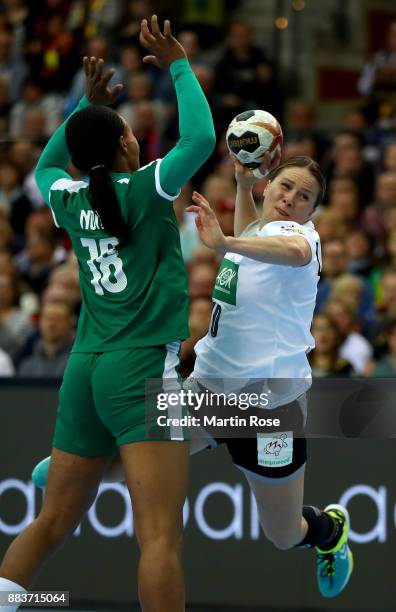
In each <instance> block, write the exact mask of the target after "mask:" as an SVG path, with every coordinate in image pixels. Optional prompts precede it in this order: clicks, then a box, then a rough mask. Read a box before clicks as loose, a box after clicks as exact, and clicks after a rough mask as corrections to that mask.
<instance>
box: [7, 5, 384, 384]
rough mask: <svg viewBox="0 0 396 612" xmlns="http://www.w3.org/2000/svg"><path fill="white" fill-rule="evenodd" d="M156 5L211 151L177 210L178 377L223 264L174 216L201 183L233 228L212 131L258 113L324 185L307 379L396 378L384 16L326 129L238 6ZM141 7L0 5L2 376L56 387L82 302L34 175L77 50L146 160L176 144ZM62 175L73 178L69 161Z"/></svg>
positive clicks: (71, 101) (186, 217) (188, 218)
mask: <svg viewBox="0 0 396 612" xmlns="http://www.w3.org/2000/svg"><path fill="white" fill-rule="evenodd" d="M154 4H155V8H156V11H157V12H158V13H159V14H160V15H161V14H164V15H166V16H168V15H177V19H176V23H175V24H174V25H175V28H176V29H177V31H178V37H179V39H180V40H181V41H182V43H183V45H184V46H185V48H186V50H187V53H188V56H189V59H190V62H191V64H192V67H193V70H194V72H195V74H196V76H197V78H198V80H199V82H200V83H201V86H202V88H203V89H204V91H205V93H206V96H207V98H208V100H209V102H210V105H211V109H212V112H213V116H214V121H215V126H216V133H217V136H218V142H217V148H216V151H215V153H214V155H213V156H212V157H211V159H210V160H209V161H208V162H207V163H206V164H205V166H204V167H203V168H202V169H201V170H200V171H199V172H198V174H197V175H196V176H195V177H194V180H193V183H192V184H188V185H186V186H185V187H184V189H183V190H182V192H181V194H180V196H179V197H178V198H177V200H176V201H175V213H176V217H177V220H178V223H179V226H180V236H181V246H182V253H183V257H184V260H185V264H186V267H187V270H188V273H189V284H190V287H189V288H190V296H191V305H190V330H191V337H190V338H189V339H188V340H186V341H185V343H184V344H183V347H182V360H183V361H182V372H183V373H184V374H189V372H190V371H191V370H192V366H193V362H194V351H193V347H194V344H195V343H196V341H197V340H198V339H199V338H201V337H202V336H203V335H204V334H205V333H206V331H207V329H208V325H209V321H210V317H211V294H212V288H213V285H214V281H215V278H216V273H217V268H218V263H219V262H218V261H217V259H216V255H215V254H214V253H213V252H212V251H210V250H208V249H206V248H205V247H203V246H202V245H201V244H200V242H199V239H198V236H197V232H196V229H195V224H194V219H193V218H192V217H193V216H192V215H191V214H188V213H185V208H186V206H187V205H188V204H189V203H190V198H191V192H192V189H199V190H200V191H201V192H202V193H203V195H204V196H205V197H206V198H207V199H208V200H209V201H210V203H211V205H212V206H213V208H214V210H215V211H216V214H217V216H218V218H219V221H220V224H221V227H222V229H223V231H224V232H225V233H226V234H228V235H230V234H232V233H233V216H234V198H235V181H234V177H233V164H232V162H231V160H230V158H229V156H228V153H227V148H226V145H225V140H224V133H225V130H226V128H227V125H228V123H229V121H230V120H231V119H232V117H234V116H235V115H236V114H237V113H238V112H240V111H242V110H246V109H249V108H264V109H265V110H267V111H269V112H271V113H273V114H274V115H275V116H276V117H277V118H278V119H279V120H280V121H281V123H282V125H283V127H284V134H285V144H284V147H283V158H284V159H287V158H288V157H291V156H294V155H301V154H302V155H310V156H312V157H314V158H315V159H317V160H318V161H319V162H320V164H321V166H322V168H323V170H324V171H325V173H326V176H327V180H328V189H327V196H326V201H325V202H323V204H322V205H321V206H320V207H319V209H318V210H317V211H316V213H315V218H314V222H315V225H316V227H317V229H318V231H319V233H320V236H321V240H322V248H323V270H322V275H321V279H320V282H319V290H318V298H317V307H316V313H315V317H314V321H313V326H312V333H313V336H314V338H315V341H316V348H315V349H314V350H313V351H312V352H311V353H310V354H309V360H310V362H311V365H312V369H313V373H314V376H357V375H363V376H377V377H389V376H395V375H396V110H395V105H394V101H395V99H396V21H394V22H391V24H390V26H389V36H388V41H387V45H388V46H387V48H386V49H384V50H382V51H380V52H379V53H377V54H376V56H375V57H374V58H373V59H372V60H370V62H369V63H368V64H366V66H365V67H364V68H363V70H362V77H361V80H360V81H359V88H360V93H361V96H362V98H361V104H360V105H358V106H357V107H356V108H355V109H354V110H353V111H350V112H348V113H347V114H346V115H345V117H344V123H343V125H341V126H339V129H338V130H337V131H336V132H335V133H333V134H327V133H324V132H323V131H322V130H321V129H320V128H319V127H318V124H317V122H316V117H315V108H314V107H313V106H312V105H310V104H309V103H308V102H307V101H306V100H303V99H294V100H290V99H288V98H287V93H286V92H287V90H286V88H284V87H282V84H281V83H280V80H279V78H278V75H277V72H276V68H275V64H274V63H273V62H272V61H271V58H269V57H268V55H267V52H266V50H265V49H264V48H260V47H258V46H256V44H255V43H254V42H253V41H254V32H253V30H252V28H251V27H250V26H249V25H247V24H246V23H244V22H243V21H241V20H239V19H236V18H233V17H232V11H233V10H234V9H235V8H237V6H238V4H239V3H238V2H237V1H236V0H234V1H232V0H229V1H227V0H219V1H218V2H217V3H216V7H217V8H216V10H215V11H212V13H211V14H210V15H209V17H210V19H209V18H208V15H206V17H205V19H204V18H202V15H200V14H199V7H200V6H201V5H202V6H201V9H202V10H203V8H202V7H203V6H204V5H205V4H208V5H212V3H198V2H194V1H193V0H179V1H177V2H171V1H169V2H166V0H164V1H163V2H155V3H154ZM213 6H214V5H213ZM213 6H212V8H213ZM150 13H151V8H150V2H149V1H145V2H142V1H140V0H133V1H125V2H122V1H121V0H41V1H37V2H27V1H24V0H3V1H2V2H0V375H2V376H13V375H19V376H24V377H30V376H34V377H45V378H47V377H60V376H62V373H63V370H64V367H65V363H66V360H67V357H68V354H69V351H70V348H71V346H72V342H73V335H74V332H75V326H76V321H77V319H78V314H79V309H80V305H81V298H80V290H79V277H78V269H77V262H76V258H75V256H74V254H73V252H72V250H71V244H70V240H69V238H68V237H67V235H66V234H65V233H63V232H62V230H59V229H57V228H55V226H54V224H53V220H52V217H51V213H50V211H49V210H48V208H47V207H46V206H45V205H44V203H43V201H42V198H41V196H40V193H39V191H38V189H37V186H36V184H35V181H34V167H35V165H36V162H37V159H38V157H39V155H40V152H41V150H42V148H43V146H44V145H45V143H46V142H47V140H48V138H49V136H50V135H51V134H52V133H53V131H54V130H55V129H56V127H57V126H58V125H59V124H60V123H61V122H62V121H63V120H64V118H65V117H67V116H68V114H70V112H71V111H72V110H73V108H74V107H75V105H76V104H77V102H78V100H79V98H80V97H81V96H82V95H83V93H84V75H83V72H82V69H81V59H82V56H83V55H85V54H88V55H96V56H98V57H103V58H104V59H105V61H106V63H107V64H108V65H111V66H113V67H115V68H116V73H115V75H114V77H113V81H114V82H122V83H123V84H124V91H123V93H122V95H121V96H120V99H119V100H118V103H117V107H116V108H117V110H118V111H119V112H120V113H121V114H122V115H123V116H124V117H125V119H126V120H127V121H128V122H129V123H130V125H131V126H132V129H133V131H134V133H135V135H136V137H137V138H138V140H139V143H140V150H141V164H142V165H143V164H145V163H147V162H149V161H151V160H153V159H156V158H158V157H161V156H163V155H164V154H165V153H166V152H167V151H168V150H169V149H170V148H171V147H172V146H173V144H174V143H175V141H176V139H177V137H178V123H177V107H176V99H175V95H174V91H173V87H172V84H171V81H170V78H169V75H168V74H166V73H161V72H160V71H158V70H156V69H155V68H154V67H152V66H148V65H145V64H143V63H142V61H141V59H142V56H141V49H140V47H139V43H138V32H139V26H140V20H141V18H142V17H146V16H147V15H149V14H150ZM226 16H227V17H228V21H227V20H226ZM209 58H210V59H209ZM362 66H363V59H362ZM384 96H385V97H384ZM384 100H385V101H386V102H387V106H386V105H384ZM69 171H70V173H71V174H72V176H75V177H76V176H78V175H77V173H76V170H75V169H74V168H73V167H69ZM264 185H265V179H264V180H263V181H260V182H259V183H257V184H256V185H255V188H254V195H255V199H256V202H257V206H258V208H260V205H261V201H262V192H263V188H264ZM132 205H133V203H132Z"/></svg>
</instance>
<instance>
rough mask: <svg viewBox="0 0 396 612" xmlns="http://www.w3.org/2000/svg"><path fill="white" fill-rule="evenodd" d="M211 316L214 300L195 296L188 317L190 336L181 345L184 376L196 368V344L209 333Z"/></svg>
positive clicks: (181, 370)
mask: <svg viewBox="0 0 396 612" xmlns="http://www.w3.org/2000/svg"><path fill="white" fill-rule="evenodd" d="M211 316H212V300H211V299H210V298H195V299H194V300H192V301H191V303H190V314H189V318H188V325H189V328H190V337H189V338H188V339H187V340H185V341H184V342H183V344H182V347H181V368H180V373H181V375H182V376H188V375H189V374H191V372H192V371H193V369H194V362H195V352H194V346H195V345H196V343H197V342H198V340H201V338H203V337H204V336H205V334H207V332H208V328H209V323H210V318H211Z"/></svg>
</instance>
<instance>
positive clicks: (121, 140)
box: [118, 134, 128, 153]
mask: <svg viewBox="0 0 396 612" xmlns="http://www.w3.org/2000/svg"><path fill="white" fill-rule="evenodd" d="M118 145H119V147H120V148H121V150H122V152H123V153H126V152H127V150H128V147H127V144H126V142H125V138H124V135H123V134H121V136H120V137H119V139H118Z"/></svg>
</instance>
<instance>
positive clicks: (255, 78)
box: [216, 21, 283, 125]
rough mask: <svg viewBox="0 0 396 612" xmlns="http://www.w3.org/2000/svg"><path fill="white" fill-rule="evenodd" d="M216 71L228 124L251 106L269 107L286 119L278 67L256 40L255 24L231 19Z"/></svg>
mask: <svg viewBox="0 0 396 612" xmlns="http://www.w3.org/2000/svg"><path fill="white" fill-rule="evenodd" d="M216 75H217V89H218V91H219V93H220V95H221V100H222V105H223V107H224V114H225V118H224V121H225V123H226V124H227V125H228V123H229V122H230V120H231V119H232V118H233V117H234V115H236V114H237V113H240V112H241V111H243V110H245V109H247V108H261V107H262V108H265V109H266V110H267V111H268V112H270V113H272V114H273V115H275V116H276V117H277V119H278V120H279V121H282V115H283V95H282V93H281V91H280V89H279V86H278V84H277V79H276V75H275V73H274V68H273V67H272V65H271V63H270V62H269V61H268V59H267V58H266V57H265V55H264V53H263V51H262V50H261V49H259V48H258V47H256V46H255V45H254V44H253V32H252V28H251V27H250V26H249V25H248V24H247V23H245V22H242V21H233V22H232V23H231V25H230V29H229V34H228V39H227V46H226V49H225V51H224V54H223V56H222V57H221V58H220V61H219V63H218V65H217V67H216Z"/></svg>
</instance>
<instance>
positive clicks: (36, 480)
mask: <svg viewBox="0 0 396 612" xmlns="http://www.w3.org/2000/svg"><path fill="white" fill-rule="evenodd" d="M50 461H51V457H46V458H45V459H43V460H42V461H40V463H38V464H37V465H36V467H35V468H34V469H33V472H32V481H33V484H34V485H35V486H36V487H38V488H39V489H45V487H46V486H47V478H48V468H49V464H50Z"/></svg>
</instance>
